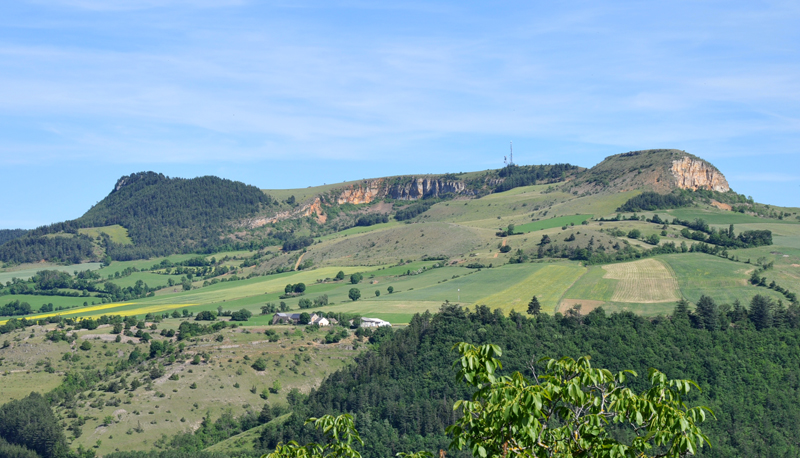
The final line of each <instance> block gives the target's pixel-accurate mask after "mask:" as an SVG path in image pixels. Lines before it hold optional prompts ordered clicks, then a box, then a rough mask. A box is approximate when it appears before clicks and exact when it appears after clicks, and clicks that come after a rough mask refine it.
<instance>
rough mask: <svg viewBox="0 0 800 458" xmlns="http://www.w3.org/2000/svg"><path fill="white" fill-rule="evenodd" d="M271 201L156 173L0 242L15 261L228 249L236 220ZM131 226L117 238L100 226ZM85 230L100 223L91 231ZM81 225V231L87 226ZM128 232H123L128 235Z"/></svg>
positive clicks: (0, 250) (229, 186)
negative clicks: (67, 216) (73, 214)
mask: <svg viewBox="0 0 800 458" xmlns="http://www.w3.org/2000/svg"><path fill="white" fill-rule="evenodd" d="M272 204H274V200H273V199H272V198H270V197H269V196H267V195H266V194H264V193H263V192H261V191H260V190H259V189H258V188H255V187H253V186H247V185H245V184H243V183H239V182H234V181H230V180H224V179H221V178H217V177H200V178H193V179H182V178H169V177H166V176H164V175H161V174H157V173H153V172H143V173H136V174H132V175H129V176H125V177H122V178H120V179H119V180H118V181H117V184H116V185H115V187H114V189H113V190H112V191H111V193H110V194H109V195H108V196H107V197H106V198H105V199H103V200H102V201H100V202H99V203H98V204H97V205H95V206H94V207H92V208H91V209H90V210H89V211H87V212H86V213H85V214H84V215H83V216H81V217H80V218H77V219H75V220H72V221H66V222H64V223H58V224H53V225H50V226H45V227H40V228H37V229H34V230H31V231H28V232H27V233H26V234H25V235H24V236H22V237H18V238H16V239H13V240H10V241H8V242H6V243H5V244H3V245H2V246H0V260H2V261H5V262H11V263H25V262H37V261H39V260H47V261H61V262H64V261H69V262H73V263H75V262H81V261H83V260H87V259H88V260H98V259H102V257H103V256H108V257H109V258H111V259H117V260H126V259H146V258H149V257H153V256H162V255H167V254H173V253H184V252H203V251H213V250H215V249H217V247H219V246H224V245H225V244H226V241H225V240H223V239H222V237H221V236H222V235H223V230H224V228H225V227H226V225H228V224H229V223H230V222H231V221H234V220H237V219H241V218H245V217H248V216H253V215H255V214H257V213H258V212H260V211H262V210H263V209H264V208H269V206H270V205H272ZM115 225H117V226H119V227H121V228H124V230H127V233H128V234H129V236H130V240H131V241H132V244H130V243H124V242H122V243H120V240H115V239H114V238H112V237H111V235H110V234H109V231H108V230H102V227H107V226H115ZM87 228H101V230H99V231H95V232H94V234H95V235H96V236H95V237H92V236H90V232H87V231H85V229H87ZM82 230H84V231H82ZM126 237H127V236H125V238H126Z"/></svg>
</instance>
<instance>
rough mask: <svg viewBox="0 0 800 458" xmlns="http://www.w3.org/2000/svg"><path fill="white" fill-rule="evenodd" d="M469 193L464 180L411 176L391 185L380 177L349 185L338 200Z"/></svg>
mask: <svg viewBox="0 0 800 458" xmlns="http://www.w3.org/2000/svg"><path fill="white" fill-rule="evenodd" d="M467 193H468V191H467V189H466V185H465V184H464V182H462V181H455V180H442V179H438V178H417V177H409V179H408V181H407V182H406V183H401V184H393V185H389V184H388V183H387V182H386V180H385V179H383V178H378V179H375V180H365V181H364V182H363V183H360V184H357V185H351V186H348V187H347V188H345V189H343V190H342V192H341V194H339V196H338V197H337V201H338V203H340V204H344V203H348V204H368V203H370V202H372V201H373V200H375V199H381V198H383V197H387V196H388V197H391V198H392V199H397V200H417V199H422V198H424V197H438V196H440V195H442V194H467Z"/></svg>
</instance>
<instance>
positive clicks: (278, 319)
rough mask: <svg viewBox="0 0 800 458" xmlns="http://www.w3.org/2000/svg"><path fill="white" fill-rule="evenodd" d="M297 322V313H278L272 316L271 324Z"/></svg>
mask: <svg viewBox="0 0 800 458" xmlns="http://www.w3.org/2000/svg"><path fill="white" fill-rule="evenodd" d="M299 320H300V314H299V313H283V312H279V313H276V314H275V315H273V316H272V324H296V323H297V322H298V321H299Z"/></svg>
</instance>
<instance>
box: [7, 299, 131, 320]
mask: <svg viewBox="0 0 800 458" xmlns="http://www.w3.org/2000/svg"><path fill="white" fill-rule="evenodd" d="M131 304H133V302H120V303H116V304H101V305H90V306H88V307H79V308H74V309H68V310H58V311H56V312H49V313H40V314H37V315H24V316H17V317H13V318H20V319H22V318H25V319H27V320H41V319H42V318H49V317H51V316H59V315H77V314H81V315H83V314H84V313H87V312H95V311H97V310H105V309H111V308H116V307H123V306H126V305H131ZM7 321H8V320H4V321H0V324H6V322H7Z"/></svg>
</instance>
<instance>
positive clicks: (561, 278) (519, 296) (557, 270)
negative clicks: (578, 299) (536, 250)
mask: <svg viewBox="0 0 800 458" xmlns="http://www.w3.org/2000/svg"><path fill="white" fill-rule="evenodd" d="M531 266H537V267H538V268H536V269H535V271H534V272H533V273H532V274H531V275H529V276H528V277H526V278H525V279H524V280H523V281H521V282H519V283H517V284H515V285H513V286H511V287H509V288H506V289H503V290H501V291H499V292H496V293H494V294H490V295H487V296H485V297H484V298H482V299H480V300H478V301H476V302H475V305H487V306H489V308H491V309H495V308H499V309H501V310H503V311H504V312H506V313H508V312H510V311H512V310H515V311H517V312H525V310H527V308H528V302H529V301H530V300H531V298H532V297H533V296H536V297H537V298H538V299H539V303H540V304H541V305H542V311H543V312H545V313H554V312H555V309H556V307H557V305H558V303H559V302H560V300H561V297H562V295H563V294H564V292H565V291H567V290H568V289H569V288H570V287H571V286H572V284H573V283H575V281H576V280H577V279H578V278H580V276H581V275H582V274H583V273H584V272H585V271H586V268H584V267H581V266H579V265H577V264H566V263H559V264H538V265H537V264H531Z"/></svg>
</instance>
